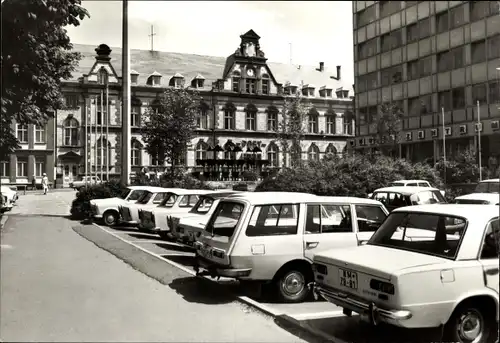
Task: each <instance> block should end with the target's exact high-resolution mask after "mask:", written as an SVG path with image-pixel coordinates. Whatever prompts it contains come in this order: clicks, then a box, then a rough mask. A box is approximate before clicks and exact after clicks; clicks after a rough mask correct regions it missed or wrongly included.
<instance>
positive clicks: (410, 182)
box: [368, 180, 446, 198]
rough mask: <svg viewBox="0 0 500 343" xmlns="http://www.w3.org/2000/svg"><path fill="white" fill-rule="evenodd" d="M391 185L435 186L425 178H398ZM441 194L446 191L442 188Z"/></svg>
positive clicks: (369, 195)
mask: <svg viewBox="0 0 500 343" xmlns="http://www.w3.org/2000/svg"><path fill="white" fill-rule="evenodd" d="M389 187H427V188H434V187H433V186H431V184H430V183H429V181H425V180H398V181H394V182H391V184H390V185H389ZM440 192H441V194H442V195H443V196H445V194H446V193H445V191H443V190H440ZM371 196H372V193H370V194H368V198H371Z"/></svg>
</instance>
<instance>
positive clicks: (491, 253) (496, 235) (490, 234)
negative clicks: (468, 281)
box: [481, 219, 500, 259]
mask: <svg viewBox="0 0 500 343" xmlns="http://www.w3.org/2000/svg"><path fill="white" fill-rule="evenodd" d="M499 223H500V221H499V219H494V220H492V221H490V222H489V223H488V226H487V228H486V234H485V235H484V240H483V246H482V250H481V259H492V258H498V257H499V250H500V224H499Z"/></svg>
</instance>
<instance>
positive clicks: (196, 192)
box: [139, 189, 214, 239]
mask: <svg viewBox="0 0 500 343" xmlns="http://www.w3.org/2000/svg"><path fill="white" fill-rule="evenodd" d="M210 193H214V191H209V190H200V189H179V190H176V191H172V192H170V193H169V194H168V196H167V197H166V198H165V200H164V201H163V202H162V203H161V204H160V205H159V206H157V207H155V208H153V209H151V208H150V209H144V210H143V211H141V212H140V224H139V229H140V230H144V231H148V232H154V233H158V234H159V235H160V237H161V238H164V239H170V238H173V237H172V236H171V233H170V226H169V224H168V218H167V217H169V216H172V215H175V214H178V215H181V214H186V213H188V212H189V211H190V210H191V209H192V208H193V206H194V205H195V204H196V203H197V202H198V199H199V197H200V196H201V195H205V194H210Z"/></svg>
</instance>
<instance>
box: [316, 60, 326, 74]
mask: <svg viewBox="0 0 500 343" xmlns="http://www.w3.org/2000/svg"><path fill="white" fill-rule="evenodd" d="M316 70H317V71H320V72H323V71H325V62H319V68H317V69H316Z"/></svg>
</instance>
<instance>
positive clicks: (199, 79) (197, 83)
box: [191, 74, 205, 88]
mask: <svg viewBox="0 0 500 343" xmlns="http://www.w3.org/2000/svg"><path fill="white" fill-rule="evenodd" d="M204 85H205V78H204V77H203V75H201V74H198V75H196V77H195V78H194V79H193V80H192V81H191V87H193V88H203V86H204Z"/></svg>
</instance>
